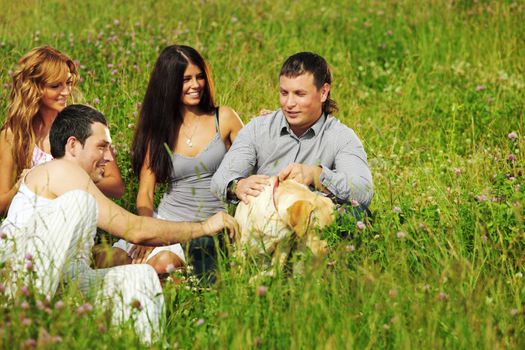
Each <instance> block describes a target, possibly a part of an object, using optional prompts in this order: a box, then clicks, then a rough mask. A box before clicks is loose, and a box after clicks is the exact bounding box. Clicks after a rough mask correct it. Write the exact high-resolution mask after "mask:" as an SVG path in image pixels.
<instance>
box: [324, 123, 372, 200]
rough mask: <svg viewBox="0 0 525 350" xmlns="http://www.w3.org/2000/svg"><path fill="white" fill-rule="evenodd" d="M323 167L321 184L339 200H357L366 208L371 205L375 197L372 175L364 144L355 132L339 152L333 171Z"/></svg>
mask: <svg viewBox="0 0 525 350" xmlns="http://www.w3.org/2000/svg"><path fill="white" fill-rule="evenodd" d="M346 139H347V140H348V137H346ZM321 166H322V168H323V170H322V172H321V177H320V180H321V183H322V184H323V185H324V186H325V187H326V188H327V189H328V190H329V191H330V192H331V193H332V194H333V195H334V196H335V197H336V198H337V199H338V200H340V201H343V202H349V201H351V200H352V199H355V200H357V201H358V202H359V203H360V204H362V205H363V206H365V207H368V206H369V205H370V202H371V201H372V195H373V184H372V174H371V172H370V168H369V167H368V162H367V158H366V153H365V150H364V148H363V144H362V143H361V141H360V140H359V139H358V138H357V136H356V135H355V134H354V133H353V132H352V135H351V138H350V140H349V142H347V143H346V144H344V145H343V146H342V147H341V148H340V149H339V150H338V151H337V154H336V156H335V161H334V167H333V169H330V168H328V167H326V166H325V165H322V164H321Z"/></svg>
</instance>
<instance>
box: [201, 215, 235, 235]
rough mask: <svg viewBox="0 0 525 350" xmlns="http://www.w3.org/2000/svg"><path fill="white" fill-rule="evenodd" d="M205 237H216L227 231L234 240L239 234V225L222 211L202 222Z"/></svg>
mask: <svg viewBox="0 0 525 350" xmlns="http://www.w3.org/2000/svg"><path fill="white" fill-rule="evenodd" d="M202 227H203V231H204V235H206V236H215V235H216V234H218V233H220V232H222V231H224V230H227V231H228V233H229V234H230V237H231V238H233V237H235V236H236V235H237V234H239V224H238V223H237V220H235V219H234V218H233V217H232V216H230V215H228V214H226V212H224V211H220V212H218V213H217V214H215V215H213V216H212V217H210V218H208V219H207V220H206V221H203V222H202Z"/></svg>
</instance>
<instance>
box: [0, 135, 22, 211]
mask: <svg viewBox="0 0 525 350" xmlns="http://www.w3.org/2000/svg"><path fill="white" fill-rule="evenodd" d="M12 138H13V134H12V133H11V131H10V130H3V131H2V132H0V214H3V213H5V212H7V209H8V208H9V204H11V200H12V199H13V197H14V196H15V194H16V192H17V191H18V186H19V185H20V182H19V181H16V183H15V162H14V160H13V154H12V153H11V151H12Z"/></svg>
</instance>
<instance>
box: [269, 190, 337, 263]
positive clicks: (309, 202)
mask: <svg viewBox="0 0 525 350" xmlns="http://www.w3.org/2000/svg"><path fill="white" fill-rule="evenodd" d="M275 186H276V187H275V188H274V202H275V206H276V209H277V212H278V213H279V216H280V217H281V219H282V220H283V221H284V222H285V223H286V224H288V226H290V228H291V229H292V230H293V231H294V232H295V234H296V235H297V236H298V237H304V236H308V235H311V234H313V233H314V232H315V230H316V229H319V228H320V229H322V228H324V227H325V226H327V225H330V224H331V223H332V222H333V221H334V203H333V202H332V201H331V200H330V199H329V198H327V197H324V196H323V195H321V194H318V193H315V192H312V191H310V189H309V188H308V187H306V186H305V185H303V184H300V183H297V182H295V181H293V180H286V181H283V182H281V183H280V184H276V185H275ZM314 253H315V252H314Z"/></svg>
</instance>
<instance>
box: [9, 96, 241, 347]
mask: <svg viewBox="0 0 525 350" xmlns="http://www.w3.org/2000/svg"><path fill="white" fill-rule="evenodd" d="M50 143H51V152H52V155H53V157H54V158H55V159H54V160H52V161H50V162H48V163H46V164H43V165H41V166H38V167H35V168H34V169H32V170H31V171H30V172H29V173H28V174H27V175H26V176H25V178H23V179H21V185H20V188H19V190H18V193H17V194H16V196H15V197H14V199H13V202H12V204H11V206H10V208H9V213H8V216H7V218H6V220H5V221H4V222H3V224H2V227H1V228H0V232H3V233H2V240H0V261H3V262H6V263H7V264H8V265H9V266H10V268H11V269H12V270H11V271H12V272H11V273H10V274H9V276H8V281H7V286H6V290H7V292H9V293H10V294H11V296H14V295H15V293H16V291H17V289H18V287H19V286H20V283H24V284H26V283H29V282H31V283H33V286H34V287H35V288H36V289H37V290H38V291H39V292H41V293H43V294H47V295H48V296H52V295H53V294H54V293H55V291H56V289H57V287H58V285H59V283H60V282H67V281H73V282H76V283H78V285H79V287H80V289H81V290H82V292H84V293H89V292H92V293H93V296H94V297H95V298H96V300H97V301H98V302H106V301H109V303H110V304H112V305H113V321H114V322H116V323H118V322H121V321H125V320H127V319H129V318H130V317H131V315H132V311H133V310H132V305H134V306H135V307H136V306H137V302H138V303H139V305H140V307H139V308H138V309H141V310H140V311H138V313H137V315H136V322H135V327H136V330H137V332H138V333H139V334H140V335H141V336H142V337H143V339H144V341H146V342H149V341H151V339H152V336H154V334H153V332H154V331H155V332H156V331H158V330H159V320H160V316H161V313H162V309H163V304H164V300H163V297H162V289H161V286H160V282H159V279H158V277H157V274H156V272H155V270H154V269H153V268H152V267H151V266H150V265H125V266H118V267H114V268H109V269H101V270H93V269H91V268H90V257H91V248H92V246H93V238H94V236H95V234H96V228H97V226H98V227H100V228H101V229H103V230H105V231H107V232H109V233H111V234H113V235H115V236H116V237H121V238H124V239H126V240H128V241H130V242H133V243H138V244H142V245H166V244H173V243H175V242H182V241H189V240H191V239H194V238H197V237H201V236H204V235H215V234H217V233H219V232H221V231H223V230H224V229H227V230H229V231H230V232H231V233H235V232H236V231H237V230H238V226H237V223H236V222H235V220H234V219H233V218H232V217H231V216H229V215H227V214H226V213H224V212H221V213H218V214H216V215H215V216H213V217H211V218H209V219H208V220H206V221H204V222H195V223H189V222H170V221H163V220H158V219H154V218H151V217H145V216H137V215H133V214H131V213H130V212H128V211H126V210H124V209H123V208H121V207H119V206H118V205H116V204H115V203H113V202H112V201H111V200H109V199H108V198H107V197H105V196H104V195H103V194H102V192H100V191H99V190H98V188H97V186H96V185H95V184H94V183H93V181H92V178H93V177H95V176H99V175H100V174H101V172H103V170H104V166H105V164H107V163H108V162H109V161H111V160H112V153H111V151H110V146H111V138H110V135H109V130H108V127H107V122H106V119H105V118H104V116H103V115H102V113H100V112H98V111H96V110H94V109H93V108H91V107H88V106H84V105H71V106H68V107H66V108H65V109H64V110H63V111H62V112H60V113H59V115H58V117H57V118H56V120H55V122H54V123H53V125H52V128H51V132H50ZM24 259H31V261H32V264H31V266H30V270H32V273H31V278H32V280H28V279H27V278H24V277H20V276H24V270H28V269H29V268H28V267H27V265H26V266H24V264H25V261H24ZM26 276H27V275H26ZM135 312H137V311H135Z"/></svg>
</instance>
